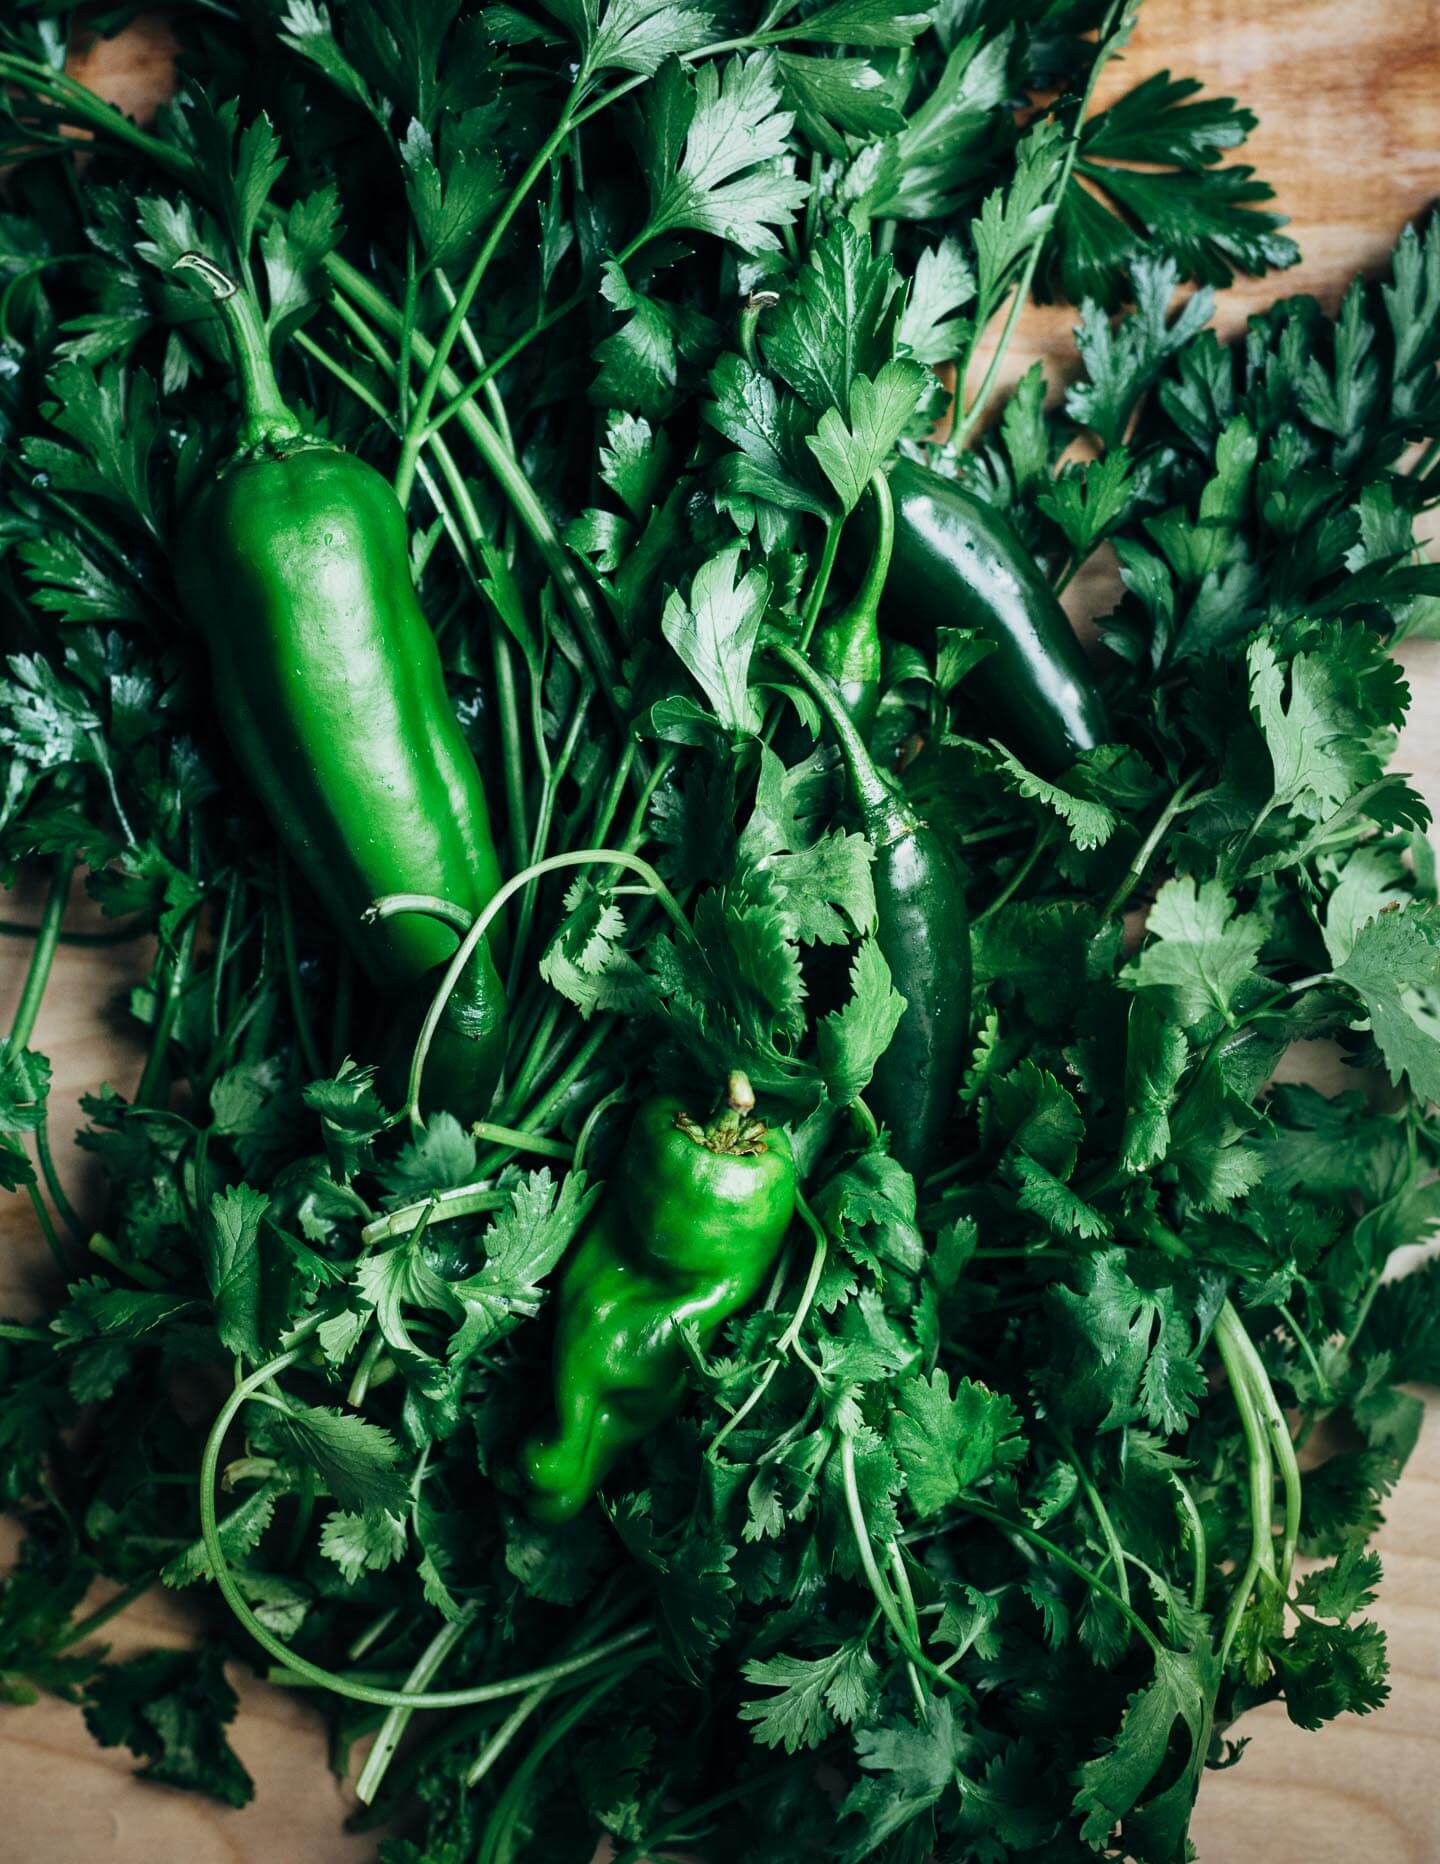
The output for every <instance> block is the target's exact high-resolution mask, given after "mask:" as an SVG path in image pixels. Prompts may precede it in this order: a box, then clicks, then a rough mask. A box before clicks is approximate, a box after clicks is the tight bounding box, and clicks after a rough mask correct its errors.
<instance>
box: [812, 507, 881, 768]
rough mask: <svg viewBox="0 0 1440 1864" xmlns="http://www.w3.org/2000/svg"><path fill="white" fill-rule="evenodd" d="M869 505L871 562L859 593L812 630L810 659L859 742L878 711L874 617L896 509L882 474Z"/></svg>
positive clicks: (877, 629)
mask: <svg viewBox="0 0 1440 1864" xmlns="http://www.w3.org/2000/svg"><path fill="white" fill-rule="evenodd" d="M870 498H871V503H872V504H873V505H874V508H875V511H874V520H873V533H872V534H873V539H874V541H873V543H872V546H871V551H870V563H869V567H868V568H867V569H866V571H865V574H864V577H863V578H862V579H861V582H860V586H859V588H857V589H856V591H855V593H854V595H852V596H851V598H850V600H849V601H848V602H847V603H846V604H845V605H844V607H843V608H840V609H837V610H836V612H835V613H834V614H833V615H830V616H828V617H827V618H826V620H824V621H823V622H822V623H821V624H820V626H819V627H818V628H817V629H816V630H815V638H814V640H813V641H812V642H811V643H810V659H811V661H812V662H813V664H814V665H815V666H817V667H819V669H820V671H821V672H822V673H823V674H825V675H826V676H827V678H829V679H831V680H833V681H834V683H835V686H836V688H837V689H838V691H839V693H840V703H841V704H842V705H843V706H844V708H845V710H846V711H847V712H848V713H849V714H850V719H851V722H852V724H853V725H854V726H855V729H856V730H857V731H858V732H859V733H860V735H861V737H862V738H864V737H868V736H869V734H870V727H871V726H872V725H873V724H874V723H875V714H876V712H877V711H878V710H879V707H880V627H879V623H878V621H877V620H876V616H877V614H878V612H879V608H880V598H881V596H882V595H883V594H884V592H885V580H886V577H887V576H888V575H889V571H890V556H891V551H892V549H893V547H894V541H895V508H894V505H893V503H892V501H891V497H890V486H889V483H888V481H887V480H886V478H885V475H884V474H883V473H878V472H877V473H876V474H875V476H874V478H873V479H872V480H871V481H870Z"/></svg>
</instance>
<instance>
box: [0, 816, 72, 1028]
mask: <svg viewBox="0 0 1440 1864" xmlns="http://www.w3.org/2000/svg"><path fill="white" fill-rule="evenodd" d="M74 871H75V857H74V855H73V854H68V853H67V854H57V855H56V856H55V859H54V860H53V862H52V863H51V866H50V890H49V892H48V893H47V894H46V896H45V910H44V911H43V912H42V914H41V915H40V923H39V925H38V926H37V927H36V928H35V948H34V950H33V951H32V952H31V953H30V963H29V965H28V966H27V968H26V971H25V981H24V983H23V984H22V985H21V986H20V1001H19V1002H18V1003H17V1004H16V1006H15V1015H14V1018H13V1020H12V1021H11V1024H10V1052H11V1054H12V1055H13V1054H17V1053H18V1052H19V1051H20V1050H21V1049H23V1048H25V1047H26V1046H27V1045H28V1043H29V1041H30V1038H31V1036H32V1035H33V1034H34V1033H35V1021H36V1018H37V1017H38V1016H39V1014H40V1005H41V1002H42V1001H43V999H44V996H45V987H46V985H47V984H48V983H49V982H50V973H51V971H52V970H53V969H54V966H55V953H56V950H57V948H58V946H59V943H60V921H61V920H62V919H63V918H64V916H65V905H66V902H67V900H68V899H69V897H70V877H71V875H72V874H73V873H74Z"/></svg>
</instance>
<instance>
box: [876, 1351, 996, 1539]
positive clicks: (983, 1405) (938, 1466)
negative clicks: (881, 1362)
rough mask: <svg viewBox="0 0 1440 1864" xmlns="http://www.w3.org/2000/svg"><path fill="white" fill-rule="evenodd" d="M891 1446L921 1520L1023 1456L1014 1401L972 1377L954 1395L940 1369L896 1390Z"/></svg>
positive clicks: (913, 1379) (957, 1388) (979, 1485)
mask: <svg viewBox="0 0 1440 1864" xmlns="http://www.w3.org/2000/svg"><path fill="white" fill-rule="evenodd" d="M890 1446H891V1448H892V1449H893V1450H894V1452H895V1454H896V1457H897V1458H898V1459H899V1463H900V1468H901V1470H902V1471H903V1472H904V1476H905V1488H906V1492H907V1494H908V1495H909V1497H910V1500H911V1502H912V1503H913V1504H914V1506H915V1508H916V1510H917V1512H918V1513H919V1514H920V1516H921V1517H922V1519H923V1518H924V1517H926V1516H928V1515H932V1514H937V1513H938V1512H939V1511H940V1509H942V1508H946V1507H948V1506H949V1505H950V1503H951V1502H954V1501H957V1500H958V1499H959V1497H960V1496H961V1495H962V1494H964V1493H965V1492H966V1491H967V1490H971V1489H975V1488H979V1487H982V1486H983V1485H984V1484H985V1483H986V1482H988V1481H990V1480H991V1479H992V1478H993V1477H994V1476H995V1475H996V1474H997V1472H999V1471H1001V1470H1004V1469H1006V1468H1008V1467H1009V1466H1010V1465H1012V1464H1014V1463H1017V1462H1020V1461H1021V1460H1022V1459H1023V1457H1024V1455H1025V1444H1024V1441H1023V1439H1022V1438H1021V1436H1020V1417H1019V1413H1018V1412H1017V1411H1016V1409H1015V1406H1014V1405H1013V1404H1012V1403H1011V1401H1010V1399H1009V1398H1007V1397H1006V1396H1005V1394H1004V1393H1003V1392H992V1391H987V1390H986V1388H985V1387H984V1386H983V1385H977V1384H976V1383H975V1382H974V1381H973V1380H971V1379H961V1380H960V1382H959V1384H958V1385H957V1387H956V1389H955V1391H954V1393H953V1395H952V1393H951V1390H950V1379H949V1376H948V1374H947V1373H945V1372H943V1371H941V1370H940V1369H939V1368H938V1367H937V1368H936V1370H935V1371H934V1372H932V1373H931V1374H930V1377H929V1378H928V1379H925V1378H912V1379H906V1380H904V1381H903V1382H902V1383H901V1384H900V1386H899V1387H898V1388H897V1391H896V1408H895V1410H894V1411H893V1412H892V1414H891V1418H890Z"/></svg>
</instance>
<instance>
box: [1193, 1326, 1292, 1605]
mask: <svg viewBox="0 0 1440 1864" xmlns="http://www.w3.org/2000/svg"><path fill="white" fill-rule="evenodd" d="M1222 1325H1223V1326H1224V1327H1225V1328H1226V1329H1227V1331H1228V1332H1229V1333H1230V1334H1231V1337H1232V1338H1233V1339H1234V1341H1235V1344H1236V1347H1237V1349H1238V1352H1239V1355H1240V1360H1241V1363H1242V1364H1243V1365H1244V1368H1245V1375H1246V1378H1247V1380H1248V1383H1249V1388H1250V1392H1251V1395H1252V1397H1253V1399H1254V1401H1255V1403H1256V1405H1257V1406H1258V1407H1259V1411H1260V1415H1261V1418H1262V1419H1263V1421H1264V1425H1265V1429H1266V1431H1267V1432H1268V1434H1269V1439H1270V1449H1271V1453H1272V1455H1273V1456H1274V1459H1275V1465H1276V1467H1277V1468H1278V1469H1279V1471H1280V1486H1281V1488H1282V1490H1283V1491H1284V1495H1285V1520H1284V1525H1283V1528H1282V1530H1281V1540H1280V1566H1279V1581H1280V1589H1281V1591H1282V1592H1288V1591H1289V1590H1290V1577H1291V1574H1292V1572H1293V1571H1294V1567H1295V1554H1296V1550H1297V1549H1298V1547H1299V1544H1300V1517H1301V1512H1302V1507H1303V1501H1304V1496H1303V1485H1302V1482H1301V1477H1300V1464H1299V1461H1298V1459H1297V1458H1296V1455H1295V1445H1294V1442H1293V1440H1292V1438H1291V1436H1290V1426H1289V1425H1288V1424H1287V1423H1286V1421H1285V1413H1284V1412H1283V1411H1282V1410H1281V1408H1280V1400H1279V1399H1278V1398H1277V1397H1276V1396H1275V1387H1274V1386H1273V1385H1272V1384H1271V1383H1270V1374H1269V1373H1268V1372H1267V1371H1266V1370H1265V1362H1264V1360H1263V1359H1261V1357H1260V1354H1259V1352H1258V1351H1257V1350H1256V1347H1255V1342H1254V1341H1253V1340H1252V1339H1251V1338H1250V1334H1249V1332H1248V1330H1247V1329H1246V1326H1245V1323H1244V1322H1243V1321H1242V1320H1241V1318H1240V1316H1239V1314H1238V1313H1237V1312H1236V1311H1235V1308H1234V1306H1233V1305H1232V1304H1231V1302H1229V1301H1228V1300H1227V1301H1226V1302H1225V1304H1224V1306H1223V1307H1222V1308H1221V1310H1220V1313H1219V1315H1218V1316H1217V1319H1216V1323H1215V1326H1216V1332H1217V1334H1218V1332H1219V1331H1220V1328H1221V1326H1222Z"/></svg>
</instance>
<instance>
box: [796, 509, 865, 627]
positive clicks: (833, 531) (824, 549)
mask: <svg viewBox="0 0 1440 1864" xmlns="http://www.w3.org/2000/svg"><path fill="white" fill-rule="evenodd" d="M875 476H876V478H877V479H878V478H879V477H880V474H879V473H877V474H876V475H875ZM844 530H845V520H844V518H843V517H839V518H832V519H831V520H830V523H829V524H828V525H827V526H826V529H825V542H824V543H823V544H822V545H821V546H820V561H819V563H817V564H816V566H815V580H814V582H812V583H811V585H810V594H809V596H808V597H807V599H806V602H805V614H804V617H803V619H802V622H801V627H800V651H801V653H802V654H803V653H804V652H806V650H807V649H808V648H809V646H810V637H811V636H812V635H813V634H814V632H815V624H816V622H817V621H819V619H820V610H821V609H822V608H823V607H824V605H825V592H826V590H827V589H828V588H829V587H830V577H831V575H832V573H833V571H834V569H835V559H836V557H837V556H838V555H839V553H840V539H841V536H842V535H843V534H844Z"/></svg>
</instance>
